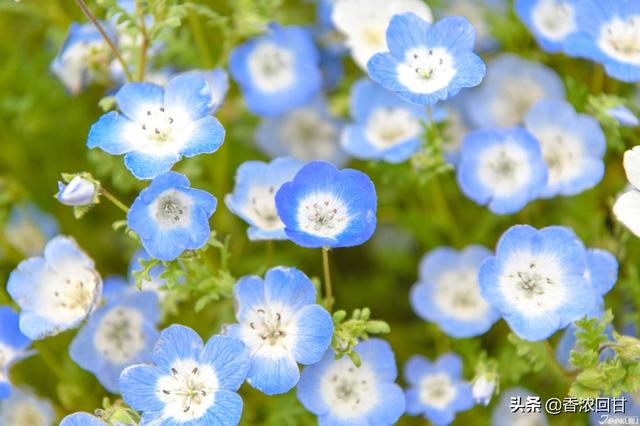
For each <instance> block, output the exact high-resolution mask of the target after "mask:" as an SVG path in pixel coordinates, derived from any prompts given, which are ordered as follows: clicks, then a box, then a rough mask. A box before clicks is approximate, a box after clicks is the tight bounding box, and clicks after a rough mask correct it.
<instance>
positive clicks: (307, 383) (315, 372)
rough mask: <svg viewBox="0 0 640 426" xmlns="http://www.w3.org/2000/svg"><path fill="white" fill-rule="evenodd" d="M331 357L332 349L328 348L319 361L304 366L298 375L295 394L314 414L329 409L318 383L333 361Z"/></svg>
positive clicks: (325, 411)
mask: <svg viewBox="0 0 640 426" xmlns="http://www.w3.org/2000/svg"><path fill="white" fill-rule="evenodd" d="M333 357H334V355H333V351H332V350H328V351H327V352H326V354H325V355H324V357H323V358H322V360H321V361H320V362H318V363H316V364H313V365H310V366H308V367H305V369H304V370H302V374H301V375H300V382H299V383H298V388H297V390H296V395H297V396H298V400H300V402H301V403H302V405H304V407H305V408H306V409H307V410H309V411H311V412H312V413H314V414H316V415H322V414H324V413H327V412H329V411H330V409H331V407H329V406H328V405H327V403H326V402H325V400H324V397H323V396H322V388H321V385H320V384H321V382H322V379H323V377H324V375H325V373H326V371H327V368H328V367H329V366H330V365H331V364H332V363H333Z"/></svg>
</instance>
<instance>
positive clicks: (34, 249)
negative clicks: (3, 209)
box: [4, 203, 59, 256]
mask: <svg viewBox="0 0 640 426" xmlns="http://www.w3.org/2000/svg"><path fill="white" fill-rule="evenodd" d="M58 229H59V228H58V222H57V221H56V219H55V218H54V217H53V216H51V215H49V214H47V213H45V212H43V211H42V210H40V209H39V208H38V207H36V206H35V205H34V204H31V203H23V204H16V205H14V206H13V207H12V208H11V212H10V213H9V218H8V219H7V222H6V223H5V226H4V236H5V238H6V240H7V242H8V243H9V244H11V246H12V247H14V248H15V249H16V250H18V251H19V252H20V253H22V254H23V255H25V256H36V255H38V254H42V250H44V246H45V244H46V243H47V241H48V240H49V239H50V238H52V237H53V236H54V235H56V234H57V233H58Z"/></svg>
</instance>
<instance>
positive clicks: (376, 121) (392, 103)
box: [341, 78, 441, 163]
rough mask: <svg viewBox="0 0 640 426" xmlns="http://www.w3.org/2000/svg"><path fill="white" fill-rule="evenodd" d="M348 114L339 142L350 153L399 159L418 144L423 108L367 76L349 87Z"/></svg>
mask: <svg viewBox="0 0 640 426" xmlns="http://www.w3.org/2000/svg"><path fill="white" fill-rule="evenodd" d="M439 111H441V110H439ZM351 115H352V116H353V119H354V123H353V124H348V125H346V126H345V127H344V129H343V131H342V137H341V143H342V147H343V148H344V149H345V151H347V152H348V153H349V154H351V155H353V156H354V157H357V158H362V159H376V160H379V159H382V160H385V161H388V162H390V163H399V162H401V161H405V160H407V159H408V158H409V157H411V155H413V154H414V153H415V152H416V151H417V150H418V148H419V147H420V146H421V144H422V136H423V133H424V128H423V123H424V122H426V121H427V114H426V111H425V110H424V108H422V107H419V106H417V105H414V104H410V103H408V102H405V101H403V100H401V99H400V98H398V97H397V96H395V95H394V94H393V93H391V92H389V91H388V90H385V89H384V88H382V87H381V86H379V85H378V84H376V83H374V82H372V81H370V80H369V79H366V78H365V79H361V80H359V81H358V82H356V83H355V84H354V85H353V86H352V87H351ZM439 118H441V117H439Z"/></svg>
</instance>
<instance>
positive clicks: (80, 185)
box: [56, 176, 98, 206]
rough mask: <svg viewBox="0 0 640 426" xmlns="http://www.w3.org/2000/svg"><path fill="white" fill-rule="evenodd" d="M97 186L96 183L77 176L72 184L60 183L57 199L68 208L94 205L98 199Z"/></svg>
mask: <svg viewBox="0 0 640 426" xmlns="http://www.w3.org/2000/svg"><path fill="white" fill-rule="evenodd" d="M97 195H98V194H97V186H96V184H95V183H94V182H92V181H90V180H88V179H85V178H83V177H81V176H75V177H74V178H73V179H71V182H69V183H68V184H66V185H65V184H64V183H62V182H58V193H57V194H56V198H57V199H58V201H60V202H61V203H62V204H65V205H67V206H86V205H89V204H94V203H95V202H96V199H97Z"/></svg>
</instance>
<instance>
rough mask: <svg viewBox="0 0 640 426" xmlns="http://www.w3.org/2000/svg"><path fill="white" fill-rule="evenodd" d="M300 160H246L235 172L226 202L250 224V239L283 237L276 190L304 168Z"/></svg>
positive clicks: (282, 224) (285, 158) (248, 231)
mask: <svg viewBox="0 0 640 426" xmlns="http://www.w3.org/2000/svg"><path fill="white" fill-rule="evenodd" d="M302 165H303V163H302V162H301V161H298V160H295V159H293V158H289V157H281V158H276V159H275V160H273V161H272V162H271V163H264V162H262V161H245V162H244V163H242V164H241V165H240V167H238V171H237V172H236V186H235V188H234V189H233V193H231V194H227V196H226V197H225V199H224V201H225V203H226V205H227V207H228V208H229V210H231V211H232V212H233V213H235V214H236V215H238V216H240V217H241V218H242V219H244V220H245V221H246V222H247V223H248V224H249V225H250V226H249V229H247V234H248V235H249V239H250V240H252V241H255V240H284V239H286V238H287V236H286V235H285V233H284V223H282V221H281V220H280V216H278V212H277V211H276V199H275V198H276V192H277V191H278V190H279V189H280V186H282V184H283V183H285V182H288V181H290V180H292V179H293V177H294V176H295V175H296V173H297V172H298V170H300V168H301V167H302Z"/></svg>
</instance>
